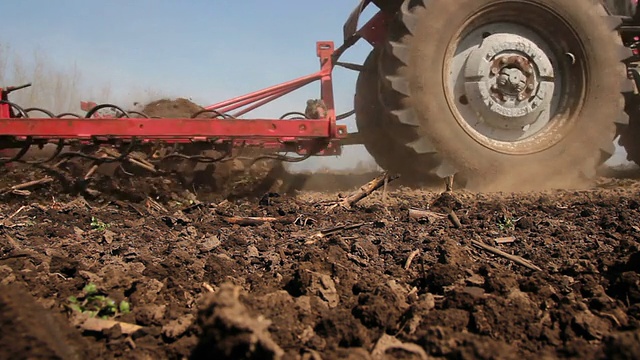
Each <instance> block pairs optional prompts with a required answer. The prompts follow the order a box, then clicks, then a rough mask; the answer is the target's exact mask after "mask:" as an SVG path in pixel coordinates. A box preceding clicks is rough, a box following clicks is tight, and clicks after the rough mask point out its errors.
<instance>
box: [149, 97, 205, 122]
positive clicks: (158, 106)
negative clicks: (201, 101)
mask: <svg viewBox="0 0 640 360" xmlns="http://www.w3.org/2000/svg"><path fill="white" fill-rule="evenodd" d="M201 110H203V108H202V107H201V106H199V105H197V104H195V103H193V102H191V101H189V100H187V99H184V98H178V99H161V100H156V101H153V102H150V103H148V104H147V105H145V106H144V108H143V109H142V112H143V113H145V114H146V115H148V116H157V117H164V118H171V117H173V118H180V117H184V118H189V117H191V116H192V115H194V114H196V113H197V112H199V111H201Z"/></svg>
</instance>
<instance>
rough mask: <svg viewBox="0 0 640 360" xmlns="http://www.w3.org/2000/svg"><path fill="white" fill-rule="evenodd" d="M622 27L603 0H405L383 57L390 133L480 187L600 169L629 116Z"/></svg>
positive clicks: (506, 186)
mask: <svg viewBox="0 0 640 360" xmlns="http://www.w3.org/2000/svg"><path fill="white" fill-rule="evenodd" d="M616 25H617V24H616V23H614V18H612V17H608V13H607V11H606V9H605V8H604V7H603V5H602V4H601V3H600V2H599V1H597V0H581V1H566V0H528V1H524V0H459V1H437V0H417V1H416V0H406V1H405V2H404V4H403V5H402V7H401V9H400V10H399V11H398V13H397V16H396V19H395V20H394V22H393V23H392V24H391V26H390V34H389V39H388V41H387V43H386V46H385V48H384V52H383V54H382V58H381V63H380V64H379V70H380V81H381V82H380V89H381V92H380V99H381V102H382V104H383V107H384V108H385V112H386V114H387V120H388V121H389V123H390V125H391V126H392V127H393V130H391V131H393V132H394V133H395V134H396V135H397V134H400V136H399V137H400V139H401V140H402V142H403V143H404V144H405V146H406V147H408V148H409V149H411V150H412V151H415V152H416V153H418V154H423V155H427V154H428V155H429V156H430V157H429V158H430V159H434V158H441V159H443V160H442V162H441V163H440V164H439V165H438V166H436V167H435V168H434V172H435V173H437V174H438V175H439V176H441V177H444V176H448V175H454V174H455V175H456V177H462V178H463V179H464V180H465V181H466V182H467V187H468V188H471V189H476V190H525V189H533V188H540V187H555V186H570V185H573V184H575V183H576V181H578V180H585V179H587V178H589V177H592V176H593V175H595V170H596V168H597V167H598V166H599V165H600V164H602V163H603V162H604V161H606V159H608V158H609V157H610V156H611V155H612V154H613V152H614V144H613V141H614V138H615V134H616V127H615V125H616V123H619V124H624V123H627V121H628V117H627V116H626V114H625V113H624V111H623V110H624V98H623V96H622V94H621V93H622V92H624V91H627V90H628V88H627V87H628V85H629V82H628V80H627V78H626V69H625V65H624V64H623V63H622V60H623V59H625V58H626V57H628V55H629V54H630V53H629V51H628V49H627V48H625V47H624V46H623V45H622V42H621V40H620V38H619V35H618V33H617V31H616V28H615V26H616ZM414 166H416V167H420V165H419V164H417V163H416V164H415V165H414Z"/></svg>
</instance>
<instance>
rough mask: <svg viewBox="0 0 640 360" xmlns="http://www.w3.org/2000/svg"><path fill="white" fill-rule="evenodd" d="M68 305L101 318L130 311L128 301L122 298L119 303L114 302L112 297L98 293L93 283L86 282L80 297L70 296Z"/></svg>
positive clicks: (74, 309)
mask: <svg viewBox="0 0 640 360" xmlns="http://www.w3.org/2000/svg"><path fill="white" fill-rule="evenodd" d="M68 307H69V308H70V309H71V310H73V311H77V312H79V313H82V314H87V315H89V316H90V317H99V318H101V319H108V318H112V317H115V316H117V315H120V314H128V313H129V312H131V305H130V304H129V302H127V301H124V300H123V301H121V302H120V304H116V302H115V301H114V300H113V299H110V298H108V297H106V296H104V295H102V294H100V293H99V292H98V287H97V286H96V285H95V284H93V283H89V284H87V285H86V286H85V287H84V288H83V289H82V295H81V296H80V297H75V296H70V297H69V305H68Z"/></svg>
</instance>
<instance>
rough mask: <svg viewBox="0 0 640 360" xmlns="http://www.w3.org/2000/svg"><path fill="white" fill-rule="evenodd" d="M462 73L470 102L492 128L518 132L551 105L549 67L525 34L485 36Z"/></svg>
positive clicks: (551, 74)
mask: <svg viewBox="0 0 640 360" xmlns="http://www.w3.org/2000/svg"><path fill="white" fill-rule="evenodd" d="M464 76H465V89H466V93H467V96H468V98H469V102H470V105H471V106H472V107H473V108H474V110H475V112H476V113H477V114H478V116H479V117H480V118H481V120H482V121H483V122H485V123H486V124H488V125H490V126H492V127H494V128H498V129H505V130H510V129H513V130H516V131H522V129H523V128H524V127H530V126H533V125H534V124H536V122H537V121H538V119H539V117H540V114H541V113H542V112H544V111H545V110H547V111H548V109H549V107H550V105H551V100H552V95H553V90H554V73H553V66H552V64H551V62H550V60H549V58H548V57H547V56H546V54H545V53H544V51H542V50H541V49H540V48H539V47H538V46H537V45H536V44H535V43H534V42H532V41H530V40H529V39H527V38H525V37H522V36H519V35H515V34H504V33H498V34H494V35H490V36H488V37H486V38H485V39H484V40H483V41H482V43H481V44H480V46H479V47H478V48H476V49H475V50H473V51H472V52H471V54H470V55H469V57H468V58H467V61H466V64H465V68H464ZM539 125H544V124H539Z"/></svg>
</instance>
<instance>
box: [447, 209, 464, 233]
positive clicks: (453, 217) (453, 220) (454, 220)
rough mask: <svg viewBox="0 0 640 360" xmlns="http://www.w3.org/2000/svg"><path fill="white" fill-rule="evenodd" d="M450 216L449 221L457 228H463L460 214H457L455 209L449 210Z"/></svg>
mask: <svg viewBox="0 0 640 360" xmlns="http://www.w3.org/2000/svg"><path fill="white" fill-rule="evenodd" d="M448 216H449V221H451V223H452V224H453V226H454V227H455V228H456V229H460V228H462V223H461V222H460V219H459V218H458V215H456V213H455V212H454V211H453V210H449V214H448Z"/></svg>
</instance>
